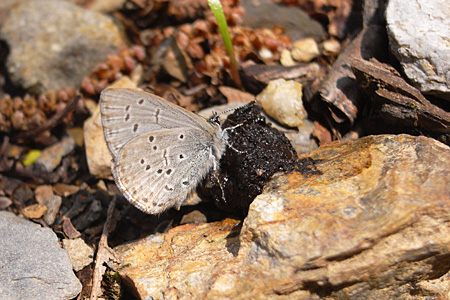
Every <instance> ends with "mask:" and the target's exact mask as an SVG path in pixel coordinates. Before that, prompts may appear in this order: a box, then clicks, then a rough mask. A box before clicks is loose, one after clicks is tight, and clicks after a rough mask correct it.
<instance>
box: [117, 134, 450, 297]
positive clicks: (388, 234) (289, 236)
mask: <svg viewBox="0 0 450 300" xmlns="http://www.w3.org/2000/svg"><path fill="white" fill-rule="evenodd" d="M304 158H306V157H304ZM308 158H310V159H313V160H314V161H315V164H314V167H315V169H316V170H317V171H319V173H320V174H314V173H313V172H312V173H310V174H301V173H299V172H293V173H290V174H286V175H280V176H278V177H275V178H274V179H273V180H272V181H271V182H270V183H269V184H268V185H267V186H266V188H265V190H264V192H263V193H262V194H261V195H260V196H258V197H257V198H256V199H255V200H254V202H253V203H252V204H251V206H250V210H249V214H248V216H247V218H246V219H245V220H244V222H243V226H242V228H241V230H240V231H239V227H238V226H237V225H238V221H233V220H224V221H222V222H216V223H207V224H200V225H198V224H197V225H196V224H187V225H183V226H179V227H176V228H173V229H172V230H170V231H169V232H168V233H166V234H159V235H153V236H150V237H148V238H146V239H145V240H141V241H138V242H136V243H135V244H128V245H123V246H120V247H118V248H116V251H118V252H119V254H120V255H121V256H122V258H123V265H124V268H123V269H122V270H121V271H120V273H121V275H122V276H123V277H124V278H126V279H127V280H128V282H129V283H132V285H133V286H134V287H135V288H136V290H137V293H138V294H139V295H140V297H142V298H143V299H145V298H147V297H148V296H152V297H153V298H154V299H324V298H326V299H388V298H392V299H394V298H395V299H426V297H427V296H435V297H438V298H439V297H440V298H443V299H444V298H445V297H447V298H448V297H449V296H450V295H449V294H448V287H449V284H448V283H446V282H447V281H448V279H445V278H447V277H448V274H449V273H448V272H449V270H450V263H449V262H450V247H449V245H450V226H449V223H448V219H449V218H448V216H449V215H450V214H449V212H450V188H449V187H450V148H449V147H447V146H445V145H444V144H441V143H439V142H437V141H435V140H433V139H430V138H425V137H412V136H409V135H399V136H393V135H382V136H369V137H365V138H361V139H359V140H356V141H346V142H334V143H331V144H328V145H326V146H323V147H320V148H318V149H317V150H315V151H314V152H312V153H311V154H310V155H308Z"/></svg>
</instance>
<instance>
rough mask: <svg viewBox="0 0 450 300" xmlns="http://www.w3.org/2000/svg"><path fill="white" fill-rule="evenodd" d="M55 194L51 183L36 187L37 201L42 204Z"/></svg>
mask: <svg viewBox="0 0 450 300" xmlns="http://www.w3.org/2000/svg"><path fill="white" fill-rule="evenodd" d="M53 195H54V194H53V187H52V186H51V185H40V186H37V187H36V188H35V189H34V197H35V199H36V202H37V203H39V204H42V205H45V203H47V201H48V199H49V198H50V197H52V196H53Z"/></svg>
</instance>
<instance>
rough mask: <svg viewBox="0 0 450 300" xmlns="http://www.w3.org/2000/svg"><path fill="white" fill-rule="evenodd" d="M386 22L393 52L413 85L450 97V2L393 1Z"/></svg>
mask: <svg viewBox="0 0 450 300" xmlns="http://www.w3.org/2000/svg"><path fill="white" fill-rule="evenodd" d="M386 22H387V32H388V36H389V45H390V47H391V50H392V53H393V54H394V55H395V56H396V57H397V59H398V60H399V61H400V64H401V66H402V68H403V71H404V72H405V74H406V76H407V77H408V78H409V80H410V81H411V82H412V83H413V85H415V87H416V88H418V89H419V90H420V91H421V92H422V93H424V94H434V95H438V96H440V97H442V98H445V99H447V100H450V65H449V64H448V62H449V61H450V44H449V42H448V37H449V36H450V2H449V1H447V0H431V1H428V0H418V1H415V2H408V1H402V0H393V1H389V4H388V6H387V8H386Z"/></svg>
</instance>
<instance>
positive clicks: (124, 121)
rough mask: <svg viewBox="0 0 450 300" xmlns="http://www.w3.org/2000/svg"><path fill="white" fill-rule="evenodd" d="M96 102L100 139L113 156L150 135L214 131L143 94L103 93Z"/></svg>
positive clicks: (126, 91) (195, 117)
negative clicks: (175, 130) (177, 130)
mask: <svg viewBox="0 0 450 300" xmlns="http://www.w3.org/2000/svg"><path fill="white" fill-rule="evenodd" d="M100 98H101V104H100V109H101V114H102V124H103V128H104V135H105V139H106V141H107V144H108V147H109V150H110V151H111V153H112V154H113V155H114V156H117V155H118V153H119V151H120V149H121V148H122V147H123V146H124V145H125V144H126V143H128V142H129V141H131V140H132V139H134V138H136V137H138V136H140V135H143V134H146V133H149V132H153V131H158V130H164V129H170V128H197V129H198V128H203V130H205V131H209V132H211V133H212V132H214V131H215V128H213V126H212V125H210V124H209V123H207V122H205V119H204V118H202V117H200V116H198V115H196V114H194V113H192V112H190V111H187V110H185V109H183V108H181V107H179V106H177V105H175V104H172V103H170V102H169V101H166V100H164V99H163V98H160V97H158V96H155V95H152V94H149V93H146V92H144V91H140V90H131V89H121V88H117V89H113V88H112V89H105V90H103V92H102V94H101V96H100Z"/></svg>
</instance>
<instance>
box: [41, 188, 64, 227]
mask: <svg viewBox="0 0 450 300" xmlns="http://www.w3.org/2000/svg"><path fill="white" fill-rule="evenodd" d="M61 203H62V198H61V197H60V196H56V195H52V196H50V197H49V198H47V201H46V202H45V206H46V207H47V211H46V212H45V214H44V221H45V223H47V224H48V225H53V223H55V220H56V215H57V214H58V213H59V209H60V208H61Z"/></svg>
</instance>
